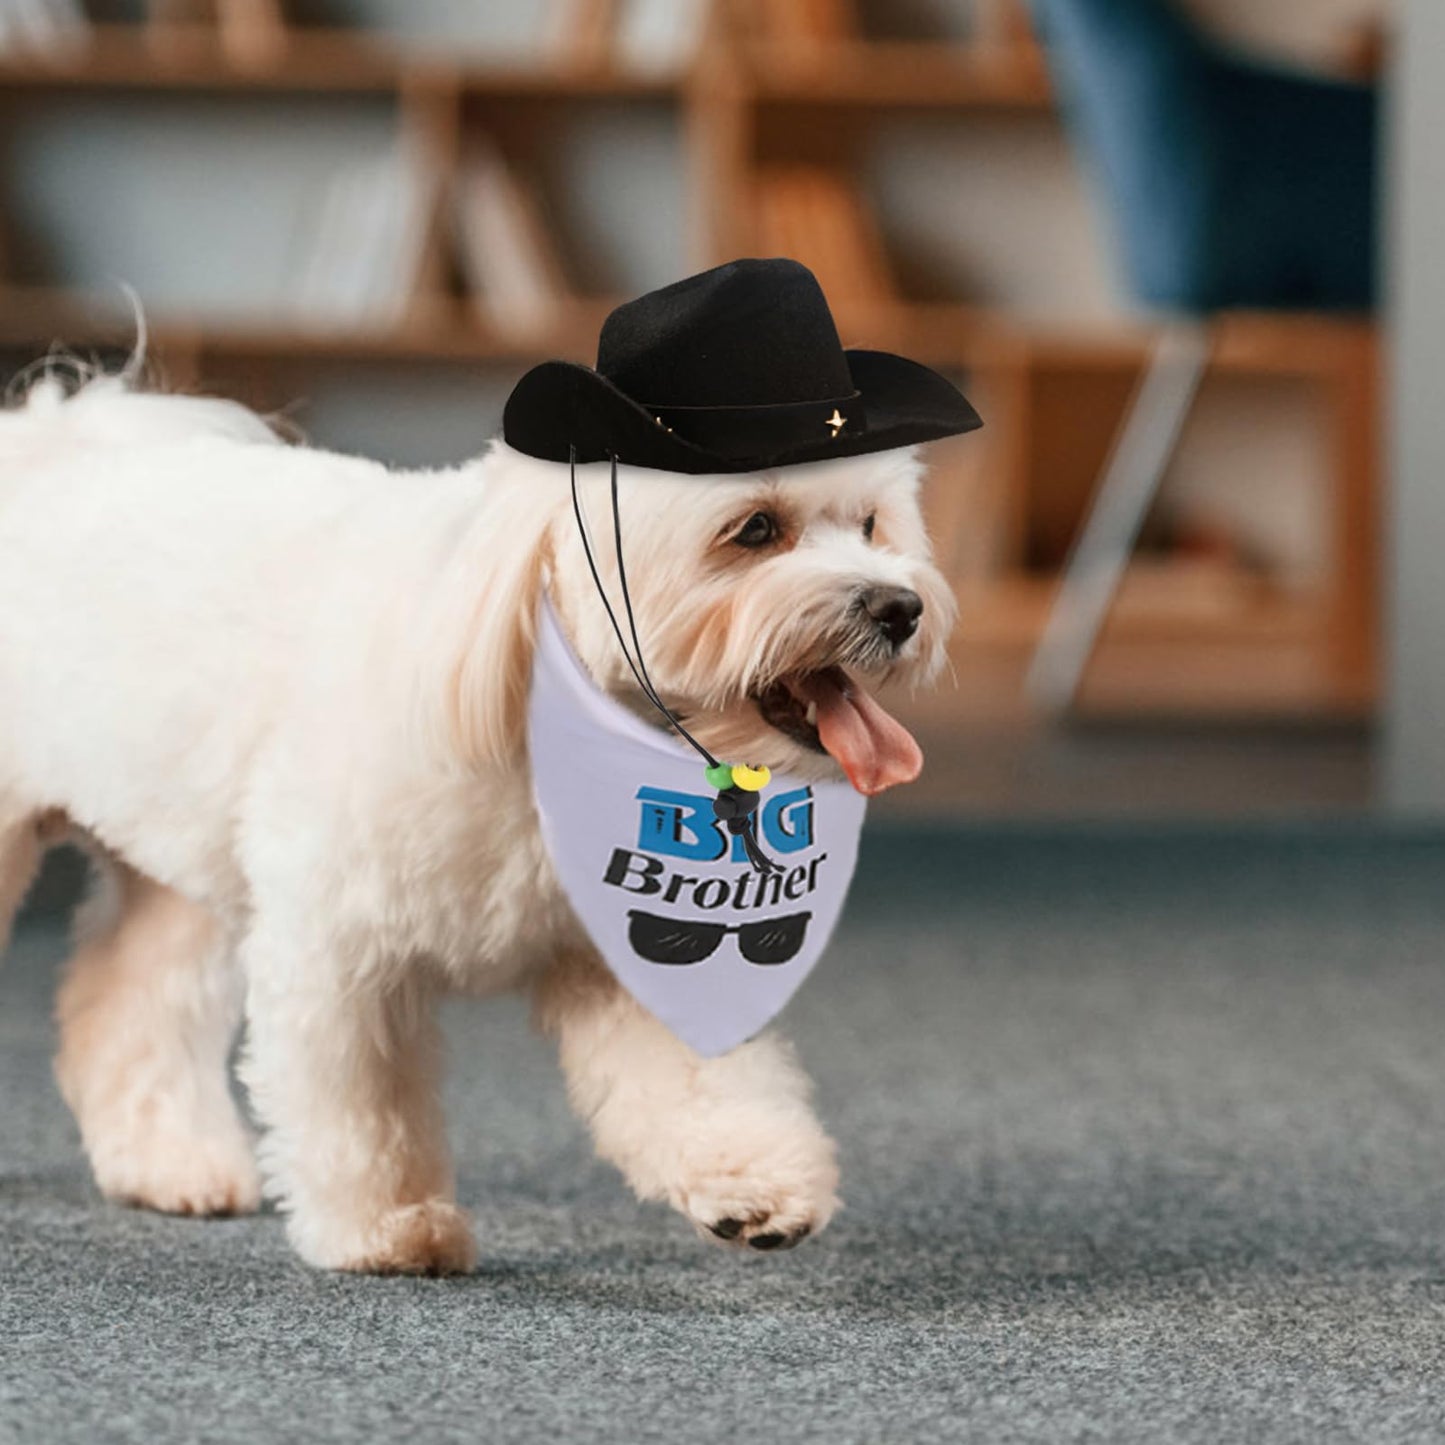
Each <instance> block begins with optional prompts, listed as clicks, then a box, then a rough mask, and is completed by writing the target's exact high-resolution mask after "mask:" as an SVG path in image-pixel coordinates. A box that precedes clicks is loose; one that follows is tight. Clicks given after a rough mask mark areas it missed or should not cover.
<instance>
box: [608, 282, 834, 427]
mask: <svg viewBox="0 0 1445 1445" xmlns="http://www.w3.org/2000/svg"><path fill="white" fill-rule="evenodd" d="M597 370H598V371H599V372H600V373H601V374H602V375H603V376H605V377H606V378H607V379H608V380H609V381H611V382H612V384H613V385H614V386H616V387H618V388H619V389H620V390H621V391H623V392H625V393H626V394H627V395H628V396H630V397H632V398H633V399H634V400H635V401H638V402H641V403H642V404H643V405H645V406H656V407H713V406H717V407H724V406H741V407H757V406H777V405H786V404H790V403H798V402H811V401H825V400H830V399H832V398H835V397H846V396H849V395H851V394H852V392H853V389H854V388H853V379H852V375H851V373H850V372H849V369H848V359H847V356H846V355H845V354H844V351H843V347H842V343H841V342H840V341H839V340H838V329H837V327H836V326H835V325H834V324H833V316H832V313H831V312H830V311H829V310H828V303H827V300H826V299H825V298H824V296H823V291H822V288H821V287H820V286H819V285H818V282H817V279H816V278H815V277H814V275H813V273H812V272H811V271H810V270H808V268H807V267H806V266H804V265H801V264H800V263H799V262H797V261H791V260H787V259H785V258H781V257H779V258H775V259H771V260H743V261H730V262H729V263H728V264H727V265H725V266H716V267H714V268H713V269H712V270H711V271H704V272H702V273H701V274H700V275H697V276H689V277H688V278H687V279H686V280H683V281H678V282H676V283H674V284H673V285H671V286H665V287H663V288H662V290H660V291H651V292H649V293H648V294H647V295H645V296H640V297H639V298H638V299H637V300H636V301H629V302H627V303H625V304H624V305H622V306H619V307H618V308H617V309H616V310H615V311H613V312H612V314H611V315H610V316H609V317H608V318H607V320H606V322H605V323H604V324H603V327H602V334H601V337H600V338H599V340H598V345H597Z"/></svg>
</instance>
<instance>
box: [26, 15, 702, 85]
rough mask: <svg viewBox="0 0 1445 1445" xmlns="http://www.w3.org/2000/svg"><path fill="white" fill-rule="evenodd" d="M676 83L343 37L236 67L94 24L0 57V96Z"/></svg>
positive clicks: (201, 49) (296, 40)
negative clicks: (34, 49)
mask: <svg viewBox="0 0 1445 1445" xmlns="http://www.w3.org/2000/svg"><path fill="white" fill-rule="evenodd" d="M683 79H684V77H683V76H682V75H657V74H652V73H645V74H643V73H636V74H634V73H627V72H623V71H619V70H617V69H616V68H614V67H612V66H609V65H546V64H543V65H522V64H512V63H506V64H500V63H495V62H487V61H482V60H476V61H473V60H469V59H467V58H466V57H465V56H462V57H446V58H441V57H438V56H435V55H431V54H428V53H426V52H417V53H411V52H407V51H404V50H399V49H398V48H397V47H395V46H394V45H388V44H386V43H385V42H383V41H379V40H376V39H371V38H368V37H366V36H364V35H358V34H356V33H354V32H352V31H346V30H322V29H301V28H295V29H291V30H289V31H288V32H287V36H286V40H285V44H284V46H283V47H282V48H281V49H279V50H278V51H277V53H276V54H275V55H274V56H270V57H267V58H264V59H258V60H257V61H255V62H254V63H247V62H242V61H240V60H238V59H237V58H236V57H235V55H234V54H233V53H231V52H230V51H228V50H227V49H226V48H225V47H224V46H223V45H222V44H221V42H220V40H219V39H218V37H217V36H216V34H215V32H214V31H212V30H210V29H209V28H204V27H189V28H182V27H169V28H166V29H165V30H163V31H157V30H154V29H151V28H149V27H143V26H139V25H98V26H94V27H93V28H92V29H91V31H90V33H89V35H88V36H87V37H86V38H85V40H84V41H83V42H82V43H79V44H78V45H77V46H76V48H75V49H73V50H67V51H63V52H58V53H56V54H53V55H47V56H33V57H32V56H26V57H18V56H16V55H14V54H11V53H0V91H3V90H29V91H67V90H81V91H83V90H145V91H166V90H179V91H221V92H252V91H260V92H265V91H273V92H293V93H294V92H315V91H320V92H330V93H350V94H361V95H366V94H380V95H386V94H394V93H398V92H401V91H403V90H406V91H416V90H427V89H433V90H438V91H442V92H445V93H448V94H456V93H462V94H470V95H485V96H496V97H498V98H513V99H538V100H541V99H550V100H559V101H570V100H584V99H593V98H595V99H606V98H614V99H619V100H640V99H648V98H657V99H667V98H676V97H678V96H680V94H681V93H682V87H683Z"/></svg>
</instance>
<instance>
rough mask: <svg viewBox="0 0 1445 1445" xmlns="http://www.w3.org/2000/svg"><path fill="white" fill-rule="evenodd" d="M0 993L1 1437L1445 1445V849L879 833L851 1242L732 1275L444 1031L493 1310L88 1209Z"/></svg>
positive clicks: (850, 1097) (815, 1022)
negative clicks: (1406, 1444)
mask: <svg viewBox="0 0 1445 1445" xmlns="http://www.w3.org/2000/svg"><path fill="white" fill-rule="evenodd" d="M58 948H59V945H58V934H57V931H56V928H55V926H54V924H53V923H50V924H47V923H43V922H34V921H32V922H31V923H30V924H29V925H28V926H27V927H26V928H25V929H24V931H23V932H22V935H21V936H20V938H19V940H18V942H17V944H16V946H15V947H14V949H13V950H12V956H11V957H10V959H9V961H8V966H7V969H6V971H5V972H4V973H3V975H0V1440H3V1441H4V1442H5V1445H10V1442H27V1445H29V1442H35V1445H62V1442H70V1441H76V1442H80V1441H85V1442H105V1441H137V1442H139V1441H147V1442H169V1441H177V1440H196V1441H201V1440H204V1441H208V1442H209V1441H215V1442H228V1441H246V1442H258V1445H259V1442H292V1441H295V1442H312V1441H354V1440H366V1439H391V1438H400V1439H404V1440H408V1441H411V1442H416V1445H427V1442H431V1441H451V1440H455V1441H468V1442H474V1441H486V1442H501V1441H531V1440H539V1441H555V1440H571V1439H578V1440H607V1441H619V1442H631V1441H642V1440H660V1441H678V1442H682V1445H694V1442H696V1445H702V1442H709V1441H724V1440H727V1441H750V1442H769V1445H771V1442H790V1441H794V1440H817V1441H830V1442H832V1441H855V1440H856V1441H874V1440H876V1441H904V1442H906V1441H923V1440H932V1439H970V1440H979V1441H987V1442H1008V1441H1029V1442H1039V1441H1056V1440H1097V1441H1106V1442H1130V1441H1139V1442H1151V1445H1155V1442H1162V1441H1169V1440H1191V1441H1201V1442H1206V1441H1207V1442H1211V1445H1215V1442H1232V1441H1240V1442H1244V1441H1248V1442H1272V1441H1300V1442H1310V1445H1317V1442H1329V1441H1343V1440H1358V1441H1368V1442H1371V1445H1384V1442H1392V1441H1420V1440H1432V1439H1445V840H1431V839H1427V838H1414V839H1411V838H1393V839H1384V838H1380V837H1370V836H1367V835H1365V834H1361V833H1358V832H1356V833H1341V834H1336V835H1323V836H1321V835H1316V836H1312V837H1310V836H1305V835H1301V834H1291V833H1288V832H1275V833H1266V834H1254V835H1250V836H1232V835H1228V834H1224V833H1219V834H1212V835H1209V834H1205V835H1199V834H1196V835H1186V834H1180V833H1177V832H1176V833H1161V834H1157V835H1148V834H1137V833H1136V834H1118V835H1113V836H1110V835H1108V834H1097V833H1088V832H1078V833H1054V834H1041V833H1023V832H1016V833H1012V834H1011V833H1007V832H995V833H987V834H985V833H977V834H952V835H949V834H942V833H940V834H936V835H934V836H932V837H931V838H925V837H920V836H918V835H908V836H907V837H905V836H903V835H898V834H894V835H874V836H873V837H872V838H871V839H870V843H869V848H868V852H867V855H866V857H865V863H864V868H863V873H862V876H861V878H860V883H859V886H858V888H857V891H856V893H855V898H854V906H853V910H852V914H851V922H850V923H849V924H848V925H846V927H845V929H844V934H843V937H842V939H841V940H840V942H839V944H838V946H837V947H836V948H835V951H834V953H833V955H832V957H831V958H830V959H829V960H828V961H827V962H826V963H825V964H824V965H823V967H822V971H821V972H820V974H819V975H818V976H817V977H816V978H815V979H814V980H813V982H812V983H811V984H810V985H809V987H808V988H807V989H806V990H805V991H804V993H803V995H802V997H801V998H800V999H799V1000H798V1001H797V1002H796V1003H795V1005H794V1007H793V1009H792V1010H791V1017H790V1020H789V1022H790V1027H791V1029H792V1031H793V1033H794V1034H795V1035H796V1037H797V1039H798V1041H799V1044H800V1047H801V1049H802V1052H803V1055H804V1057H805V1059H806V1061H807V1062H808V1063H809V1065H810V1067H811V1068H812V1069H813V1071H814V1072H815V1074H816V1076H817V1078H818V1080H819V1084H820V1095H821V1106H822V1109H823V1112H824V1114H825V1115H826V1117H827V1118H828V1120H829V1121H830V1123H831V1124H832V1126H833V1127H834V1129H835V1130H836V1132H837V1134H838V1136H839V1138H840V1140H841V1143H842V1148H843V1154H844V1159H845V1168H846V1179H845V1193H846V1197H847V1200H848V1205H849V1207H848V1209H847V1210H846V1211H845V1212H844V1213H843V1214H842V1215H841V1216H840V1218H839V1220H838V1222H837V1223H836V1224H835V1225H834V1227H833V1228H832V1229H831V1230H830V1231H829V1232H828V1233H827V1234H826V1235H824V1236H823V1237H822V1238H821V1239H820V1240H817V1241H813V1242H810V1243H809V1244H808V1245H806V1246H804V1247H803V1248H802V1249H800V1250H798V1251H796V1252H795V1253H792V1254H787V1255H780V1256H778V1255H775V1256H763V1257H735V1256H733V1255H731V1254H728V1253H724V1252H722V1251H719V1250H710V1249H707V1248H705V1247H703V1246H702V1245H700V1244H699V1243H698V1242H697V1241H696V1240H695V1239H694V1238H693V1236H692V1234H691V1232H690V1231H689V1230H688V1229H687V1228H686V1226H685V1225H683V1224H682V1223H681V1221H679V1220H676V1219H674V1218H673V1217H672V1216H670V1215H669V1214H667V1213H666V1212H665V1211H663V1210H661V1209H657V1208H645V1209H644V1208H640V1207H638V1206H637V1205H635V1204H634V1203H633V1202H632V1201H631V1199H630V1198H629V1197H628V1196H627V1195H626V1194H625V1192H624V1191H623V1189H622V1187H621V1185H620V1184H619V1183H618V1181H617V1180H616V1179H615V1178H614V1177H613V1176H612V1174H611V1173H610V1172H609V1171H608V1170H606V1169H604V1168H602V1167H600V1166H598V1165H597V1164H595V1163H593V1162H592V1161H591V1160H590V1158H589V1155H588V1151H587V1148H586V1145H585V1142H584V1140H583V1138H582V1136H581V1134H580V1133H579V1131H578V1129H577V1128H576V1127H575V1126H574V1124H573V1123H572V1121H571V1120H570V1119H569V1117H568V1115H567V1112H566V1109H565V1106H564V1102H563V1099H562V1096H561V1091H560V1089H559V1086H558V1080H557V1076H556V1074H555V1072H554V1070H553V1067H552V1064H551V1061H550V1059H549V1057H548V1054H547V1050H546V1049H545V1048H544V1047H543V1045H542V1044H540V1043H539V1042H537V1041H536V1040H534V1039H532V1038H531V1037H529V1036H528V1034H527V1033H526V1032H525V1030H524V1028H523V1026H522V1021H521V1020H522V1015H521V1011H520V1009H519V1008H518V1007H517V1006H515V1005H514V1004H512V1003H510V1002H508V1003H503V1004H500V1005H497V1004H492V1005H485V1006H470V1005H469V1006H464V1007H458V1008H457V1009H456V1010H455V1011H454V1013H453V1015H452V1017H451V1024H452V1028H451V1038H452V1041H453V1053H454V1059H453V1069H452V1082H451V1117H452V1120H453V1124H454V1133H455V1140H456V1146H457V1150H458V1154H459V1158H460V1161H461V1178H462V1194H463V1197H464V1199H465V1200H466V1201H467V1202H468V1203H469V1204H470V1205H471V1206H472V1207H473V1208H474V1209H475V1211H476V1215H477V1219H478V1221H479V1231H480V1236H481V1240H482V1248H483V1257H484V1263H483V1265H482V1268H481V1270H480V1271H479V1273H478V1274H477V1275H476V1276H475V1277H474V1278H470V1279H466V1280H460V1281H447V1282H428V1281H409V1280H371V1279H349V1278H336V1277H328V1276H324V1275H317V1274H312V1273H309V1272H307V1271H306V1270H304V1269H303V1268H301V1267H300V1266H299V1265H298V1264H297V1263H296V1262H295V1261H294V1260H293V1259H292V1258H291V1256H290V1255H289V1253H288V1251H287V1249H286V1246H285V1244H284V1242H283V1239H282V1233H281V1226H280V1223H279V1221H278V1220H277V1219H276V1218H275V1217H274V1216H262V1217H260V1218H256V1219H249V1220H239V1221H226V1222H216V1223H202V1222H192V1221H183V1220H173V1219H162V1218H156V1217H152V1216H147V1215H143V1214H139V1213H133V1212H128V1211H125V1210H122V1209H117V1208H112V1207H109V1206H107V1205H105V1204H103V1203H101V1202H100V1200H99V1199H98V1198H97V1197H96V1195H95V1194H94V1192H93V1190H92V1188H91V1185H90V1183H89V1181H88V1179H87V1176H86V1174H85V1171H84V1169H83V1167H82V1164H81V1160H80V1156H79V1153H78V1150H77V1147H76V1144H75V1140H74V1138H73V1132H72V1128H71V1125H70V1122H69V1120H68V1118H67V1116H66V1114H65V1112H64V1110H63V1109H62V1107H61V1105H60V1103H59V1100H58V1099H57V1097H56V1094H55V1090H54V1088H53V1086H52V1084H51V1082H50V1079H49V1075H48V1062H47V1057H48V1047H49V1027H48V1024H47V1020H46V1010H47V1007H48V1002H49V999H50V995H51V991H52V988H53V983H54V969H53V967H52V965H53V962H54V960H55V958H56V956H57V953H58Z"/></svg>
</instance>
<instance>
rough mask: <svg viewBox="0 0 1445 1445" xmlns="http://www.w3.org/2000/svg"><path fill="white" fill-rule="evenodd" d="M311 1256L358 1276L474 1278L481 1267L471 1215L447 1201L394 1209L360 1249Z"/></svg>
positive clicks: (358, 1245) (365, 1236) (371, 1230)
mask: <svg viewBox="0 0 1445 1445" xmlns="http://www.w3.org/2000/svg"><path fill="white" fill-rule="evenodd" d="M306 1253H308V1254H309V1255H310V1256H311V1259H312V1263H314V1264H319V1265H321V1266H322V1267H323V1268H328V1269H340V1270H347V1271H349V1272H351V1273H353V1274H426V1275H446V1274H469V1273H470V1272H471V1271H472V1270H473V1269H475V1268H476V1264H477V1245H476V1241H475V1240H474V1239H473V1237H472V1226H471V1222H470V1220H468V1218H467V1214H466V1211H465V1210H464V1209H461V1208H459V1207H458V1206H457V1205H455V1204H452V1203H450V1202H449V1201H447V1200H445V1199H428V1200H427V1201H426V1202H425V1203H422V1204H403V1205H399V1206H398V1207H396V1208H395V1209H388V1210H387V1211H386V1212H385V1213H384V1214H382V1215H381V1217H380V1218H379V1219H378V1220H376V1222H375V1223H374V1224H373V1225H371V1227H370V1228H368V1229H367V1230H366V1231H365V1232H364V1234H362V1236H361V1237H360V1239H359V1240H358V1242H357V1243H356V1244H355V1245H354V1246H350V1247H345V1248H343V1249H341V1250H339V1251H338V1252H337V1253H336V1254H335V1255H334V1256H332V1257H327V1256H326V1255H325V1253H322V1252H317V1251H306ZM318 1253H319V1257H318Z"/></svg>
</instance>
